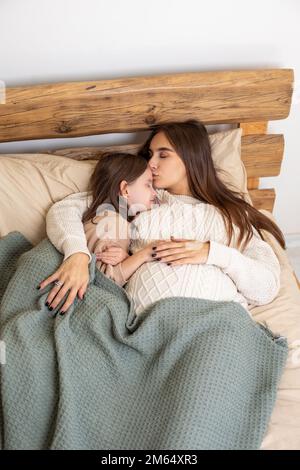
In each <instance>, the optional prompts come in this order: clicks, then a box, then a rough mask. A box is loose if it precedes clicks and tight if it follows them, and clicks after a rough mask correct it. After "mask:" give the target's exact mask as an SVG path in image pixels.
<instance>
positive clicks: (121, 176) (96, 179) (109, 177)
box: [82, 152, 148, 223]
mask: <svg viewBox="0 0 300 470" xmlns="http://www.w3.org/2000/svg"><path fill="white" fill-rule="evenodd" d="M147 166H148V162H147V160H146V159H145V158H141V157H140V158H138V157H137V156H136V155H133V154H131V153H125V152H105V153H103V154H102V155H101V157H100V159H99V161H98V162H97V164H96V167H95V169H94V171H93V173H92V176H91V178H90V180H89V186H88V192H90V193H91V195H92V204H91V205H90V207H89V208H88V209H87V210H86V211H85V212H84V214H83V217H82V222H83V223H84V222H86V221H87V220H89V219H93V218H94V217H95V215H96V213H97V208H98V206H100V205H101V204H104V203H106V204H111V205H112V206H113V207H114V208H115V209H116V211H117V212H120V209H121V211H122V207H123V204H122V199H121V198H120V196H119V191H120V183H121V181H122V180H126V181H127V183H129V184H130V183H132V182H133V181H135V180H136V179H137V178H138V177H139V176H141V175H142V174H143V173H144V171H145V170H146V169H147ZM124 214H125V215H124V217H126V218H127V220H128V221H131V219H132V216H130V215H128V210H127V207H124ZM92 222H93V220H92Z"/></svg>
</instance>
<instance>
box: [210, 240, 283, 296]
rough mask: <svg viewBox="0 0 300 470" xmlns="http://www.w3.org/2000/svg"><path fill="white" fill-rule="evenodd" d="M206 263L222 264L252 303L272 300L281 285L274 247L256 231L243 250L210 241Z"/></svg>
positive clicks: (225, 271) (221, 266)
mask: <svg viewBox="0 0 300 470" xmlns="http://www.w3.org/2000/svg"><path fill="white" fill-rule="evenodd" d="M206 264H213V265H215V266H218V267H220V268H221V269H222V270H223V271H224V273H226V274H228V276H229V277H230V278H231V279H232V280H233V281H234V283H235V284H236V286H237V289H238V290H239V291H240V292H241V293H242V294H243V296H244V297H246V299H247V300H248V301H249V303H250V304H254V305H264V304H268V303H270V302H272V300H274V298H275V297H276V295H277V294H278V292H279V289H280V264H279V261H278V258H277V256H276V254H275V253H274V251H273V249H272V247H271V246H270V245H269V244H268V243H267V242H265V241H264V240H262V239H261V238H260V237H259V235H256V234H254V235H253V237H252V239H251V240H250V242H248V245H247V247H246V248H245V249H244V251H243V252H240V251H239V250H237V249H236V248H232V247H229V246H226V245H223V244H221V243H218V242H216V241H213V240H211V241H210V249H209V253H208V259H207V261H206Z"/></svg>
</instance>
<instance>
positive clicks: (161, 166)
mask: <svg viewBox="0 0 300 470" xmlns="http://www.w3.org/2000/svg"><path fill="white" fill-rule="evenodd" d="M149 153H150V157H151V158H150V160H149V162H148V165H149V167H150V169H151V171H152V175H153V186H154V187H155V188H156V189H167V190H168V191H169V192H170V193H173V194H190V191H189V187H188V181H187V175H186V169H185V165H184V163H183V161H182V159H181V158H180V156H179V155H178V154H177V153H176V151H175V149H174V148H173V147H172V145H171V144H170V142H169V141H168V139H167V137H166V136H165V134H164V133H163V132H158V133H157V134H156V135H155V136H154V137H153V139H152V140H151V143H150V147H149Z"/></svg>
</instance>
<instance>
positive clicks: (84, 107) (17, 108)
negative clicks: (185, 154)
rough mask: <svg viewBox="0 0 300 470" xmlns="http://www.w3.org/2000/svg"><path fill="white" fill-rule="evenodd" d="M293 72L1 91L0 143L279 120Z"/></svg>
mask: <svg viewBox="0 0 300 470" xmlns="http://www.w3.org/2000/svg"><path fill="white" fill-rule="evenodd" d="M293 80H294V74H293V69H279V68H278V69H258V70H235V71H217V72H191V73H178V74H166V75H154V76H142V77H133V78H126V79H113V80H100V81H88V82H65V83H53V84H50V85H49V84H48V85H36V86H28V87H16V88H7V90H6V103H5V104H3V105H1V106H0V142H9V141H17V140H29V139H44V138H57V137H79V136H87V135H96V134H106V133H112V132H135V131H140V130H147V129H148V128H149V126H150V125H151V124H154V123H159V122H169V121H183V120H186V119H188V118H197V119H200V120H201V121H202V122H203V123H204V124H216V123H237V122H257V121H268V120H276V119H284V118H286V117H287V116H288V114H289V111H290V105H291V96H292V90H293Z"/></svg>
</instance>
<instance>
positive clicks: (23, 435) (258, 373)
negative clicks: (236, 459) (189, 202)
mask: <svg viewBox="0 0 300 470" xmlns="http://www.w3.org/2000/svg"><path fill="white" fill-rule="evenodd" d="M62 259H63V256H62V255H61V254H60V253H59V252H58V251H57V250H56V249H55V248H54V247H53V245H52V244H51V243H50V241H49V240H48V239H44V240H43V241H42V242H41V243H39V244H38V245H37V246H35V247H32V245H31V244H30V243H29V242H28V241H27V240H26V239H25V238H24V236H23V235H22V234H21V233H19V232H11V233H10V234H9V235H7V236H5V237H3V238H2V239H1V240H0V269H1V280H0V302H1V304H0V340H2V341H3V342H5V348H6V363H5V364H2V365H1V367H0V370H1V376H0V378H1V415H0V438H1V448H2V449H103V450H104V449H109V450H115V449H121V450H135V449H144V450H150V449H151V450H161V449H168V450H169V449H258V448H259V447H260V444H261V441H262V439H263V437H264V434H265V432H266V429H267V425H268V421H269V419H270V415H271V412H272V409H273V407H274V403H275V399H276V392H277V386H278V382H279V380H280V377H281V374H282V372H283V368H284V365H285V362H286V360H287V352H288V346H287V340H286V338H283V337H278V336H276V335H274V334H273V333H272V332H271V331H270V330H269V329H267V328H265V327H263V326H262V325H261V324H258V323H256V322H255V321H254V320H252V319H251V318H250V316H249V315H248V313H247V312H246V310H245V309H244V308H243V307H242V306H241V305H240V304H238V303H235V302H232V301H222V302H220V301H212V300H205V299H196V298H184V297H172V298H167V299H163V300H160V301H158V302H156V303H155V304H154V305H153V306H151V307H149V308H148V309H147V310H146V311H145V312H143V314H142V315H141V316H138V317H137V316H136V315H135V313H134V312H133V310H132V308H131V304H130V301H129V297H128V296H127V294H126V291H125V290H124V289H123V288H122V287H120V286H118V285H117V284H115V283H114V282H113V281H112V280H111V279H109V278H107V277H106V276H105V275H103V274H102V273H101V272H100V271H99V270H98V269H97V268H96V267H95V261H96V259H95V255H93V257H92V261H91V263H90V265H89V269H90V282H89V287H88V290H87V292H86V296H85V299H84V300H83V301H80V300H79V299H77V300H76V301H75V303H74V304H73V306H72V307H71V309H70V311H69V313H67V314H66V315H65V316H60V315H56V316H55V315H54V316H53V313H54V311H53V312H50V311H49V310H48V309H47V307H46V306H45V299H46V297H47V293H48V292H49V290H50V289H51V287H52V285H49V286H47V288H45V289H44V290H43V291H39V290H37V289H36V286H37V285H38V283H39V282H41V281H42V280H43V279H45V278H46V277H48V276H49V275H50V274H52V273H53V272H54V271H55V270H56V269H57V267H58V266H59V265H60V263H61V262H62ZM61 305H62V303H61V304H60V306H61ZM1 344H2V346H3V344H4V343H1ZM2 349H3V348H2ZM2 362H4V361H2Z"/></svg>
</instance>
